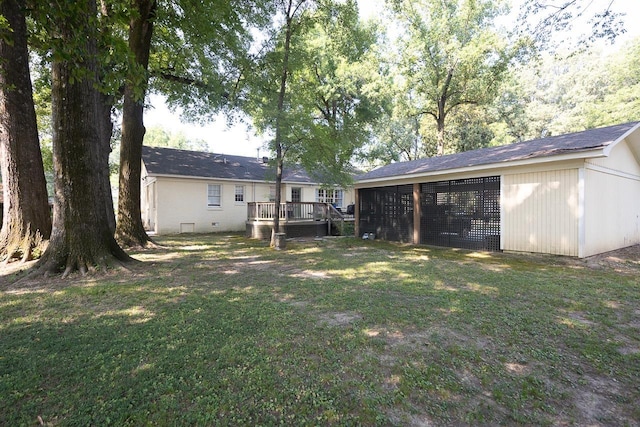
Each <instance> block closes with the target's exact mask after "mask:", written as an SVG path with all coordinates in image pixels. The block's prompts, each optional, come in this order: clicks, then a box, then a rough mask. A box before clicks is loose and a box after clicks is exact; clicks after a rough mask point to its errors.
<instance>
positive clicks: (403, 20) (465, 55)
mask: <svg viewBox="0 0 640 427" xmlns="http://www.w3.org/2000/svg"><path fill="white" fill-rule="evenodd" d="M391 8H392V11H393V12H394V15H395V16H396V18H397V19H398V21H399V24H400V26H401V28H405V32H404V33H403V34H401V35H400V40H399V44H400V49H399V51H400V52H401V53H400V58H399V63H400V67H401V72H402V75H403V76H404V83H405V89H404V90H405V91H407V92H411V94H412V95H411V98H412V101H413V112H412V113H411V115H415V116H431V117H432V118H433V119H434V120H435V122H436V131H437V149H436V153H437V155H442V154H444V153H445V151H446V150H447V149H448V148H447V147H446V141H445V125H446V122H447V118H448V116H449V115H450V114H452V113H454V112H455V111H456V110H457V109H460V108H461V107H463V106H483V105H488V104H490V103H491V102H492V101H493V99H494V98H495V96H496V95H497V88H498V87H499V83H500V81H501V79H502V77H503V76H504V75H505V73H506V72H507V70H508V66H509V63H510V62H511V61H512V60H513V59H514V58H515V57H516V55H518V54H520V53H522V49H523V47H524V46H525V45H524V44H523V43H522V42H518V43H515V44H512V45H511V44H509V43H508V41H507V40H506V38H504V37H502V36H500V35H499V34H498V32H497V31H496V30H494V29H492V22H493V20H494V18H496V17H497V16H498V15H499V13H501V10H500V9H499V8H498V7H497V5H496V3H494V2H493V1H492V0H455V1H449V2H442V1H439V0H419V1H409V0H394V1H391Z"/></svg>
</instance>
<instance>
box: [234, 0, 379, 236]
mask: <svg viewBox="0 0 640 427" xmlns="http://www.w3.org/2000/svg"><path fill="white" fill-rule="evenodd" d="M279 4H280V7H281V9H280V15H281V19H282V23H281V26H280V27H278V28H276V33H275V35H274V37H273V39H271V41H272V44H271V45H270V46H268V48H265V51H266V54H265V55H264V56H263V57H262V58H260V61H259V64H258V65H257V66H256V67H255V68H256V70H258V72H257V73H255V75H254V76H253V77H252V78H249V79H248V83H247V86H248V91H249V97H248V98H249V101H248V105H247V107H246V109H247V111H248V112H249V113H250V115H251V116H252V118H253V121H254V124H255V126H256V128H257V129H258V130H259V131H261V132H262V133H265V134H271V135H273V136H274V138H273V140H272V142H271V145H270V148H271V149H272V151H273V152H275V156H276V157H275V160H274V166H275V169H276V178H275V181H276V194H275V202H276V206H279V204H280V202H281V200H282V196H281V192H280V188H281V182H282V170H283V167H284V164H285V161H286V162H289V163H301V164H302V165H303V166H304V167H305V168H306V169H307V170H308V171H310V173H311V174H314V175H315V177H316V178H317V179H319V180H321V181H322V182H325V183H327V184H332V183H343V184H344V183H345V182H347V181H348V180H349V179H350V175H349V174H348V173H346V172H348V166H349V164H350V161H351V159H352V157H353V156H354V154H355V151H356V149H358V148H359V147H361V146H362V145H364V143H365V142H366V141H367V140H368V138H369V136H370V134H371V129H372V128H371V124H372V123H373V121H374V120H375V118H376V117H377V114H376V113H377V112H378V111H379V109H378V107H379V104H378V102H377V101H378V100H377V97H376V96H377V94H378V92H379V86H381V83H380V82H379V80H380V79H379V77H378V72H379V71H380V70H379V69H376V68H375V67H374V65H373V64H375V61H374V60H373V59H374V58H375V54H374V52H373V51H372V47H373V45H374V44H375V40H376V34H375V29H374V28H365V27H363V26H362V24H361V23H360V22H359V21H358V13H357V7H356V4H355V2H354V1H346V2H340V3H339V2H331V1H325V2H312V1H310V0H309V1H305V0H298V1H294V0H287V1H285V2H281V3H279ZM374 76H375V77H374ZM276 82H277V84H278V85H277V87H275V83H276ZM278 232H279V215H278V212H277V209H276V212H275V215H274V228H273V234H274V235H275V233H278Z"/></svg>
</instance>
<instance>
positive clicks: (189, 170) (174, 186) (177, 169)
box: [141, 147, 355, 234]
mask: <svg viewBox="0 0 640 427" xmlns="http://www.w3.org/2000/svg"><path fill="white" fill-rule="evenodd" d="M274 181H275V172H274V170H273V168H272V167H270V166H269V164H268V161H267V159H266V158H261V159H256V158H253V157H242V156H230V155H225V154H214V153H205V152H197V151H187V150H177V149H172V148H157V147H143V149H142V188H141V190H142V191H141V198H142V200H141V210H142V220H143V223H144V225H145V227H146V228H147V229H148V230H150V231H153V232H155V233H157V234H171V233H187V232H196V233H206V232H215V231H242V230H245V223H246V221H247V219H248V218H247V207H248V204H249V203H252V202H268V201H273V200H274V199H275V182H274ZM282 181H283V184H282V198H283V202H284V201H288V202H321V203H330V204H333V205H334V206H336V207H338V208H343V209H346V207H347V206H348V205H349V204H353V203H354V202H355V198H354V192H353V189H342V188H334V187H326V186H323V185H321V184H320V183H318V182H314V181H313V180H312V179H311V178H310V177H309V174H307V173H306V172H305V171H304V170H303V169H302V168H299V167H294V168H286V167H285V171H284V173H283V180H282Z"/></svg>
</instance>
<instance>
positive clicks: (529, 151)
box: [356, 122, 640, 182]
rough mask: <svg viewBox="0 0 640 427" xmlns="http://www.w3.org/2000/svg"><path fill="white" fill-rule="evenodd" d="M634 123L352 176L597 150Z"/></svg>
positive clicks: (436, 169)
mask: <svg viewBox="0 0 640 427" xmlns="http://www.w3.org/2000/svg"><path fill="white" fill-rule="evenodd" d="M638 127H640V122H633V123H626V124H621V125H615V126H608V127H603V128H598V129H590V130H586V131H582V132H575V133H570V134H566V135H559V136H552V137H549V138H543V139H535V140H531V141H525V142H518V143H514V144H510V145H502V146H499V147H487V148H480V149H478V150H472V151H465V152H462V153H457V154H450V155H447V156H441V157H430V158H426V159H418V160H412V161H408V162H398V163H392V164H390V165H387V166H382V167H380V168H377V169H374V170H372V171H370V172H368V173H365V174H363V175H360V176H358V177H357V178H356V181H358V182H361V181H368V180H376V179H382V178H391V177H397V176H401V175H414V174H426V173H430V172H441V171H448V170H454V169H462V168H472V167H482V166H489V165H504V164H505V163H508V162H515V161H526V160H531V159H543V158H547V157H552V156H559V155H562V154H577V153H585V152H589V151H592V150H601V149H604V148H607V147H609V146H612V145H614V144H615V143H617V142H618V141H620V140H622V139H623V138H624V137H625V136H626V135H628V134H629V133H630V132H631V131H633V130H635V129H636V128H638Z"/></svg>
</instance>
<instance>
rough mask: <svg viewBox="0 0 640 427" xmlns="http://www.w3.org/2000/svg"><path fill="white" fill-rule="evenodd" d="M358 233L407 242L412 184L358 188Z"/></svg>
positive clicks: (411, 232) (409, 240)
mask: <svg viewBox="0 0 640 427" xmlns="http://www.w3.org/2000/svg"><path fill="white" fill-rule="evenodd" d="M359 196H360V197H359V199H360V206H359V208H360V223H359V226H360V234H361V235H362V234H363V233H375V235H376V238H378V237H379V238H381V239H385V240H396V241H400V242H411V241H412V240H413V239H412V237H413V185H398V186H389V187H378V188H367V189H362V190H360V192H359Z"/></svg>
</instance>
